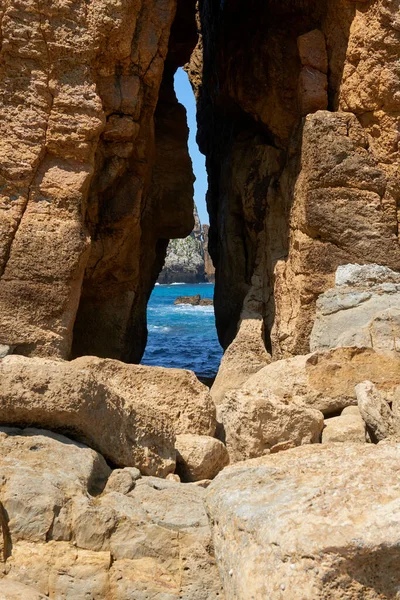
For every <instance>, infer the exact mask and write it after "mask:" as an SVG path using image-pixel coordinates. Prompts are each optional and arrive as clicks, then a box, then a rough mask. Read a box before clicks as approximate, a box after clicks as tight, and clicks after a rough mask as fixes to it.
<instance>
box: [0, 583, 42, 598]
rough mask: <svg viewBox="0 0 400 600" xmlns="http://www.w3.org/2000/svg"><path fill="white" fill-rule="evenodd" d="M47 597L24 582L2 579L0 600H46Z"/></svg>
mask: <svg viewBox="0 0 400 600" xmlns="http://www.w3.org/2000/svg"><path fill="white" fill-rule="evenodd" d="M47 597H48V596H44V595H43V594H41V593H40V592H38V591H37V590H35V589H34V588H31V587H28V586H27V585H24V584H23V583H18V582H17V581H12V580H9V581H8V580H4V579H0V600H45V599H46V598H47Z"/></svg>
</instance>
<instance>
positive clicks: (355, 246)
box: [188, 0, 400, 360]
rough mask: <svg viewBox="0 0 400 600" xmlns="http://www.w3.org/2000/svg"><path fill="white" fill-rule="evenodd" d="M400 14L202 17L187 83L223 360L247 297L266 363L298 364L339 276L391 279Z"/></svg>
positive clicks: (289, 8)
mask: <svg viewBox="0 0 400 600" xmlns="http://www.w3.org/2000/svg"><path fill="white" fill-rule="evenodd" d="M398 9H399V6H398V2H397V0H396V2H394V3H393V2H388V1H387V0H376V1H375V2H364V3H356V2H348V1H347V0H333V1H331V0H329V1H325V0H324V1H322V2H317V1H314V0H312V1H310V2H303V1H301V0H291V1H289V0H284V1H283V2H272V1H267V2H263V1H262V0H254V1H253V2H250V3H247V4H246V3H245V4H243V3H242V4H240V5H239V4H238V3H237V2H236V1H235V0H226V1H225V2H223V3H217V2H214V1H213V0H204V2H201V3H200V18H201V25H202V40H201V44H199V46H198V49H197V51H196V52H195V54H194V57H193V60H192V62H191V64H190V67H189V69H188V72H189V74H190V76H191V78H192V81H193V85H194V87H195V90H196V93H197V96H198V123H199V136H198V139H199V141H200V145H201V148H202V151H203V152H204V153H205V154H206V159H207V169H208V176H209V192H208V198H207V202H208V207H209V211H210V251H211V254H212V256H213V260H214V264H215V266H216V289H215V310H216V323H217V328H218V332H219V338H220V341H221V344H222V345H223V347H224V348H227V347H229V345H230V344H231V342H232V340H233V339H234V338H235V336H236V335H237V334H238V331H240V328H239V325H240V321H241V319H242V311H243V305H244V302H245V298H246V296H247V295H248V293H249V290H250V291H252V293H253V294H254V295H255V296H257V298H258V306H257V307H254V312H255V313H257V315H258V318H259V319H261V320H262V321H263V324H264V328H263V340H264V344H265V347H266V349H267V351H268V352H270V353H271V354H272V358H273V359H274V360H276V359H279V358H286V357H289V356H293V355H297V354H307V353H308V352H309V350H310V346H309V343H310V335H311V330H312V327H313V323H314V318H315V306H316V301H317V298H318V297H319V295H320V294H322V293H324V292H326V291H327V290H328V289H329V288H332V286H333V284H334V274H335V272H336V269H337V268H338V267H339V266H340V265H345V264H347V263H360V264H366V263H377V264H380V265H383V266H386V267H389V268H391V269H393V270H395V271H400V247H399V236H398V199H399V191H398V175H397V173H398V167H399V152H398V140H397V138H396V133H395V132H396V131H398V127H399V114H400V113H399V107H400V104H399V101H400V96H399V94H398V89H399V76H398V65H397V58H396V57H398V54H399V50H400V42H399V39H398V35H397V28H398V26H397V21H398V16H397V13H398ZM201 47H203V48H204V61H203V65H201V67H200V66H199V60H198V58H199V51H200V50H201ZM199 73H201V74H202V80H201V78H200V77H199ZM254 274H257V277H256V280H254ZM382 326H383V325H382Z"/></svg>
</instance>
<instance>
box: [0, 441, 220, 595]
mask: <svg viewBox="0 0 400 600" xmlns="http://www.w3.org/2000/svg"><path fill="white" fill-rule="evenodd" d="M0 438H1V439H0V472H1V480H0V501H1V503H2V506H3V507H4V509H5V511H6V513H5V514H6V515H7V519H6V521H4V520H3V519H2V534H3V536H2V539H6V540H7V539H8V540H9V542H10V543H9V546H8V548H7V549H6V554H5V556H4V557H3V560H4V564H3V567H2V573H1V575H0V597H4V598H5V599H6V600H14V598H15V600H16V598H21V600H22V598H24V599H25V598H26V599H28V598H29V599H30V600H36V598H37V599H38V600H39V598H40V599H41V598H43V597H48V598H53V599H54V600H59V599H60V598H63V599H65V600H85V599H86V598H88V597H90V598H93V599H96V600H127V599H133V598H135V600H145V599H146V598H149V596H151V597H154V598H160V599H161V598H168V599H171V600H175V599H176V600H178V599H185V600H193V598H199V599H200V600H209V599H216V598H223V593H222V589H221V584H220V581H219V578H218V574H217V571H216V566H215V560H214V557H213V553H212V544H211V533H210V529H209V525H208V520H207V516H206V513H205V510H204V505H203V496H204V493H205V490H203V489H202V488H200V487H196V486H184V485H183V484H177V483H172V482H167V481H164V480H160V479H157V478H153V477H144V478H137V479H136V480H135V485H134V486H133V487H131V488H130V489H129V490H125V491H123V490H122V489H121V488H120V489H116V487H115V485H108V486H107V487H106V488H105V489H104V491H103V492H102V490H103V488H104V485H105V483H106V480H107V477H108V476H109V474H110V469H109V467H108V466H107V465H106V463H105V461H104V459H103V458H102V457H101V456H100V455H99V454H97V453H96V452H94V451H93V450H91V449H89V448H87V447H84V446H82V445H79V444H76V443H74V442H72V441H71V440H68V439H67V438H64V437H63V436H58V435H55V434H52V433H50V432H46V431H38V430H24V431H21V430H18V429H15V430H13V431H10V430H8V433H4V431H3V432H1V433H0ZM124 471H125V470H121V471H119V473H118V476H114V482H115V479H116V478H118V477H119V478H120V479H121V474H122V473H124ZM128 471H130V470H129V469H128ZM114 473H115V472H114ZM130 474H131V473H130ZM101 492H102V493H101ZM2 514H3V513H2ZM4 528H5V529H4ZM24 586H26V587H24ZM32 588H34V590H36V591H35V592H34V591H33V590H32ZM16 592H18V593H19V594H20V595H19V596H18V595H15V593H16ZM35 593H36V596H35V595H34V594H35ZM1 594H3V596H1ZM7 594H8V595H7ZM12 594H14V596H13V595H12ZM29 594H31V595H29ZM41 594H43V596H42V595H41Z"/></svg>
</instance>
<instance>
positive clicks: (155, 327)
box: [149, 325, 171, 332]
mask: <svg viewBox="0 0 400 600" xmlns="http://www.w3.org/2000/svg"><path fill="white" fill-rule="evenodd" d="M149 329H152V330H155V331H162V332H167V331H171V327H168V326H167V325H150V326H149Z"/></svg>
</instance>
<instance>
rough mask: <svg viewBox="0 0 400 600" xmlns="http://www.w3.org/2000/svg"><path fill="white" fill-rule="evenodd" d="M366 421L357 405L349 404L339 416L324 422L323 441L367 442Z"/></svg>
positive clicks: (327, 442) (326, 442) (325, 442)
mask: <svg viewBox="0 0 400 600" xmlns="http://www.w3.org/2000/svg"><path fill="white" fill-rule="evenodd" d="M365 436H366V431H365V422H364V420H363V418H362V417H361V414H360V411H359V409H358V408H357V406H348V407H347V408H345V409H344V410H343V411H342V414H341V415H340V416H339V417H331V418H330V419H326V420H325V422H324V429H323V431H322V443H323V444H330V443H334V442H346V443H347V442H349V443H359V444H360V443H361V444H363V443H365V442H366V437H365Z"/></svg>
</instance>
